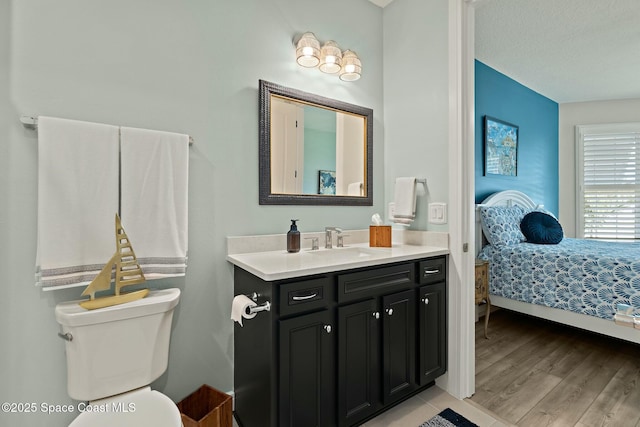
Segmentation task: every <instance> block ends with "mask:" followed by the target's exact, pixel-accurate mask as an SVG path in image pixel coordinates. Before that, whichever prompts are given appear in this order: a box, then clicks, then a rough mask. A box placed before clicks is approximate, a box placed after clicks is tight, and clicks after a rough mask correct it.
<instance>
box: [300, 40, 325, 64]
mask: <svg viewBox="0 0 640 427" xmlns="http://www.w3.org/2000/svg"><path fill="white" fill-rule="evenodd" d="M296 61H297V62H298V64H299V65H302V66H303V67H307V68H312V67H315V66H316V65H318V64H319V63H320V42H319V41H318V39H317V38H316V36H315V35H314V34H313V33H304V34H303V35H302V37H300V40H298V43H297V44H296Z"/></svg>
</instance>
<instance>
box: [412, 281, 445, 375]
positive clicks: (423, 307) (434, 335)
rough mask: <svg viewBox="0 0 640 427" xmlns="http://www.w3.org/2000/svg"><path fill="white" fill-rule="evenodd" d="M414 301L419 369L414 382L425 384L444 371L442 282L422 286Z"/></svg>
mask: <svg viewBox="0 0 640 427" xmlns="http://www.w3.org/2000/svg"><path fill="white" fill-rule="evenodd" d="M419 295H420V301H419V302H418V307H419V309H418V312H419V326H418V334H419V337H420V338H419V341H420V351H419V356H418V357H419V359H420V367H419V369H420V371H419V379H418V382H419V384H420V385H425V384H427V383H429V382H431V381H433V380H435V379H436V378H438V377H439V376H440V375H442V374H444V373H445V372H446V370H447V298H446V285H445V283H439V284H437V285H430V286H423V287H421V288H420V290H419Z"/></svg>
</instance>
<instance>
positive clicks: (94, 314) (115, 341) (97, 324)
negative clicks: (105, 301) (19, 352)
mask: <svg viewBox="0 0 640 427" xmlns="http://www.w3.org/2000/svg"><path fill="white" fill-rule="evenodd" d="M179 299H180V289H163V290H154V291H151V292H149V295H147V297H145V298H142V299H140V300H137V301H133V302H129V303H125V304H120V305H114V306H111V307H106V308H101V309H97V310H86V309H84V308H82V307H80V305H79V304H78V301H71V302H64V303H60V304H58V305H57V306H56V310H55V316H56V320H57V321H58V323H60V325H61V329H62V334H70V336H71V340H70V341H66V342H65V349H66V354H67V390H68V393H69V396H71V397H72V398H73V399H76V400H96V399H101V398H104V397H108V396H113V395H116V394H119V393H124V392H126V391H130V390H134V389H136V388H139V387H144V386H146V385H149V384H150V383H151V382H153V381H154V380H156V379H157V378H158V377H160V375H162V374H163V373H164V371H165V370H166V369H167V361H168V359H169V337H170V335H171V320H172V318H173V310H174V309H175V307H176V305H178V301H179Z"/></svg>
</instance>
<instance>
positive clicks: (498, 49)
mask: <svg viewBox="0 0 640 427" xmlns="http://www.w3.org/2000/svg"><path fill="white" fill-rule="evenodd" d="M370 1H371V2H373V3H374V4H376V5H378V6H380V7H385V6H386V5H388V4H389V3H391V1H393V0H370ZM473 2H474V4H475V9H476V11H475V26H476V29H475V51H476V52H475V54H476V59H478V60H479V61H481V62H483V63H485V64H486V65H488V66H490V67H491V68H493V69H495V70H498V71H500V72H501V73H503V74H505V75H507V76H509V77H511V78H512V79H514V80H516V81H517V82H520V83H521V84H523V85H525V86H527V87H528V88H530V89H532V90H534V91H536V92H538V93H540V94H542V95H544V96H546V97H548V98H550V99H552V100H554V101H556V102H558V103H565V102H582V101H598V100H612V99H628V98H640V0H473Z"/></svg>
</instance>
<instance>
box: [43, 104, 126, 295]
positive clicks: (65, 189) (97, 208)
mask: <svg viewBox="0 0 640 427" xmlns="http://www.w3.org/2000/svg"><path fill="white" fill-rule="evenodd" d="M117 211H118V127H117V126H110V125H104V124H99V123H88V122H82V121H77V120H68V119H58V118H53V117H43V116H40V117H39V118H38V242H37V254H36V284H38V285H40V286H42V287H43V288H49V289H53V288H64V287H70V286H80V285H86V284H87V283H89V282H90V281H91V280H93V278H94V277H95V276H96V275H97V274H98V273H99V272H100V270H101V269H102V266H103V265H104V264H105V262H107V260H108V259H109V258H111V256H112V255H113V251H114V249H115V242H114V225H113V215H114V214H115V213H116V212H117Z"/></svg>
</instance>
